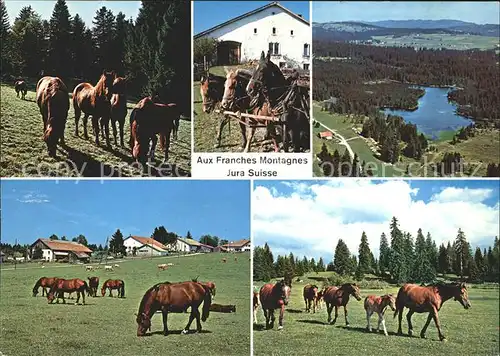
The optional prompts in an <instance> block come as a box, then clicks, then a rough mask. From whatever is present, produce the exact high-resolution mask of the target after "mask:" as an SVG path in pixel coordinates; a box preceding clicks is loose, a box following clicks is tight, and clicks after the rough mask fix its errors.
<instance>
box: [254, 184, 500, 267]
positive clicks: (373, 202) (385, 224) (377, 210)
mask: <svg viewBox="0 0 500 356" xmlns="http://www.w3.org/2000/svg"><path fill="white" fill-rule="evenodd" d="M282 184H283V182H282ZM285 184H286V185H287V186H288V187H290V188H292V190H293V191H292V193H291V194H288V195H284V194H283V193H278V191H277V190H276V188H274V187H272V188H270V189H268V188H266V187H263V186H257V187H256V188H255V190H254V192H253V200H252V214H253V221H252V230H253V236H254V243H255V244H256V245H262V244H264V243H265V242H268V243H269V245H270V246H271V248H272V249H273V252H274V253H275V254H278V253H280V254H283V253H285V252H287V251H288V252H290V251H291V252H293V253H294V254H298V255H300V256H302V255H306V256H308V257H315V258H318V257H319V256H323V257H324V258H326V259H327V260H330V259H331V258H332V257H333V251H334V249H335V246H336V244H337V242H338V240H339V239H340V238H342V239H343V240H344V241H345V242H346V244H347V246H348V247H349V249H350V251H351V252H352V253H355V254H357V250H358V245H359V241H360V238H361V234H362V232H363V231H365V232H366V234H367V236H368V241H369V243H370V247H371V248H372V250H373V251H374V253H375V254H376V255H378V247H379V243H380V235H381V233H382V232H385V233H386V234H389V222H390V219H391V218H392V217H393V216H396V217H397V218H398V220H399V222H400V228H401V229H402V230H404V231H408V232H410V233H411V234H412V235H413V236H416V233H417V230H418V229H419V228H422V230H423V232H424V234H427V232H430V233H431V235H432V236H433V238H434V240H435V241H436V243H437V244H438V245H439V244H441V243H443V242H447V241H450V240H453V239H454V238H455V237H456V234H457V231H458V229H459V228H461V229H462V230H464V232H465V233H466V236H467V239H468V240H469V241H470V242H471V243H472V245H476V244H478V243H481V242H484V240H485V239H490V238H491V239H492V238H493V237H494V236H495V235H496V234H498V227H499V216H498V209H499V206H498V204H497V205H496V206H494V207H492V206H488V205H486V204H485V203H484V200H485V199H487V198H488V197H491V196H492V193H493V192H492V191H491V190H488V189H467V188H453V189H452V188H450V187H448V188H445V189H443V190H442V191H441V192H435V194H434V195H433V197H432V198H431V199H430V200H429V201H425V202H424V201H422V200H417V198H416V195H417V193H418V189H415V188H413V187H411V185H410V183H409V182H407V181H403V180H389V181H382V182H378V184H377V183H375V182H374V181H370V180H353V179H349V180H341V179H338V180H331V181H313V182H308V183H306V182H285ZM278 190H279V187H278Z"/></svg>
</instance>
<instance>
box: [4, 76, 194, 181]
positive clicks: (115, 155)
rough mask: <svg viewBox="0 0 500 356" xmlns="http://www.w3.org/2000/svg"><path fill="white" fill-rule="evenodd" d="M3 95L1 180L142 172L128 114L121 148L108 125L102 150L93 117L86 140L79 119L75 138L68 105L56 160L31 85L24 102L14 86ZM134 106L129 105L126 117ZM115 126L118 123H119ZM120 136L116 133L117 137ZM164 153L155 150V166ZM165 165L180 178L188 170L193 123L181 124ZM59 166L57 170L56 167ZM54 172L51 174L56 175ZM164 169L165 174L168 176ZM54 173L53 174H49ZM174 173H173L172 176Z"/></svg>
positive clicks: (7, 88) (138, 173) (71, 113)
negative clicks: (133, 147)
mask: <svg viewBox="0 0 500 356" xmlns="http://www.w3.org/2000/svg"><path fill="white" fill-rule="evenodd" d="M0 94H1V95H0V97H1V117H2V120H1V124H0V131H1V134H0V135H1V137H0V139H1V151H2V158H1V170H0V172H1V176H2V177H6V176H15V177H21V176H31V177H33V176H46V175H58V176H73V177H74V176H94V177H95V176H101V175H106V176H111V175H113V174H114V175H115V176H119V175H121V176H140V175H141V172H140V171H139V170H138V169H137V168H134V167H131V164H132V163H133V162H134V160H133V159H132V154H131V152H130V149H129V147H128V139H129V137H130V136H129V134H130V129H129V127H128V122H129V115H127V117H126V118H125V127H124V141H125V142H124V143H125V147H121V146H120V145H119V144H118V145H116V144H115V143H114V141H113V138H112V137H113V135H112V132H113V131H112V128H111V125H110V139H111V147H106V143H105V141H103V140H102V139H101V140H100V141H101V142H100V143H101V145H100V146H97V145H96V144H95V137H94V134H93V130H92V123H91V119H90V118H89V120H88V124H87V127H88V133H89V139H88V140H87V139H85V138H84V137H83V123H82V121H83V120H82V118H83V115H82V117H81V118H80V122H79V134H80V136H79V137H77V136H75V119H74V118H75V115H74V111H73V107H72V105H71V106H70V110H69V114H68V120H67V122H66V130H65V135H64V137H65V141H66V145H67V147H61V146H60V145H59V146H58V148H57V158H55V159H54V158H50V157H49V156H48V154H47V146H46V144H45V142H44V141H43V139H42V135H43V133H42V131H43V123H42V116H41V114H40V111H39V109H38V106H37V104H36V102H35V97H36V93H35V90H34V85H30V86H29V91H28V94H27V95H26V100H21V99H20V98H17V97H16V92H15V91H14V88H13V87H12V86H9V85H4V84H2V85H1V87H0ZM134 106H135V102H129V104H128V109H129V114H130V112H131V111H132V109H133V108H134ZM117 126H118V125H117ZM118 137H119V135H118ZM163 157H164V155H163V152H162V150H161V149H160V147H159V144H158V146H157V149H156V152H155V158H156V160H157V162H158V163H159V162H161V161H162V160H163ZM168 163H169V164H172V165H175V166H176V167H177V168H178V172H179V173H177V174H178V175H183V176H186V175H187V174H188V173H189V172H190V167H191V122H190V121H187V120H181V122H180V127H179V134H178V140H177V141H171V144H170V155H169V162H168ZM57 167H59V169H57ZM56 170H57V173H56V174H54V171H56ZM171 171H172V170H171V169H170V171H169V172H167V171H166V170H165V171H162V175H163V176H167V175H171ZM51 172H52V173H51ZM175 174H176V173H174V175H175Z"/></svg>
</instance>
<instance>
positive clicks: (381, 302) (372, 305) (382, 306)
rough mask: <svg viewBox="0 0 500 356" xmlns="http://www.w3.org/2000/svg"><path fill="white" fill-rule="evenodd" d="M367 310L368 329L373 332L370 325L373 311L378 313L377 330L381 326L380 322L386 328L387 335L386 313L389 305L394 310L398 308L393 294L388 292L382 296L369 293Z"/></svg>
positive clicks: (365, 305) (366, 304)
mask: <svg viewBox="0 0 500 356" xmlns="http://www.w3.org/2000/svg"><path fill="white" fill-rule="evenodd" d="M364 307H365V311H366V322H367V325H366V329H367V330H368V331H369V332H371V331H372V327H371V326H370V318H371V316H372V314H373V313H377V315H378V324H377V332H378V329H379V328H380V324H382V327H383V329H384V334H385V336H387V335H388V334H387V329H386V328H385V320H384V314H385V310H386V309H387V307H390V308H391V309H392V310H393V311H394V310H396V298H394V296H393V295H392V294H386V295H383V296H381V297H377V296H375V295H369V296H368V297H366V298H365V304H364Z"/></svg>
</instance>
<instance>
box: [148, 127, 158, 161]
mask: <svg viewBox="0 0 500 356" xmlns="http://www.w3.org/2000/svg"><path fill="white" fill-rule="evenodd" d="M157 144H158V136H156V134H154V135H153V136H152V137H151V148H150V149H149V152H148V157H149V159H150V160H151V161H152V162H154V160H155V152H156V145H157Z"/></svg>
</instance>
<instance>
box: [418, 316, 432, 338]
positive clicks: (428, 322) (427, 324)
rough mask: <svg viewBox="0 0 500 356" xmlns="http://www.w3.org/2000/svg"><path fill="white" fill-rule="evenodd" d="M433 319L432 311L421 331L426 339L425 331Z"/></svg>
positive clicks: (421, 334) (421, 335)
mask: <svg viewBox="0 0 500 356" xmlns="http://www.w3.org/2000/svg"><path fill="white" fill-rule="evenodd" d="M431 320H432V313H429V315H428V316H427V321H426V322H425V325H424V327H423V328H422V330H421V331H420V337H421V338H422V339H425V332H426V331H427V328H428V327H429V324H430V323H431Z"/></svg>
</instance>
